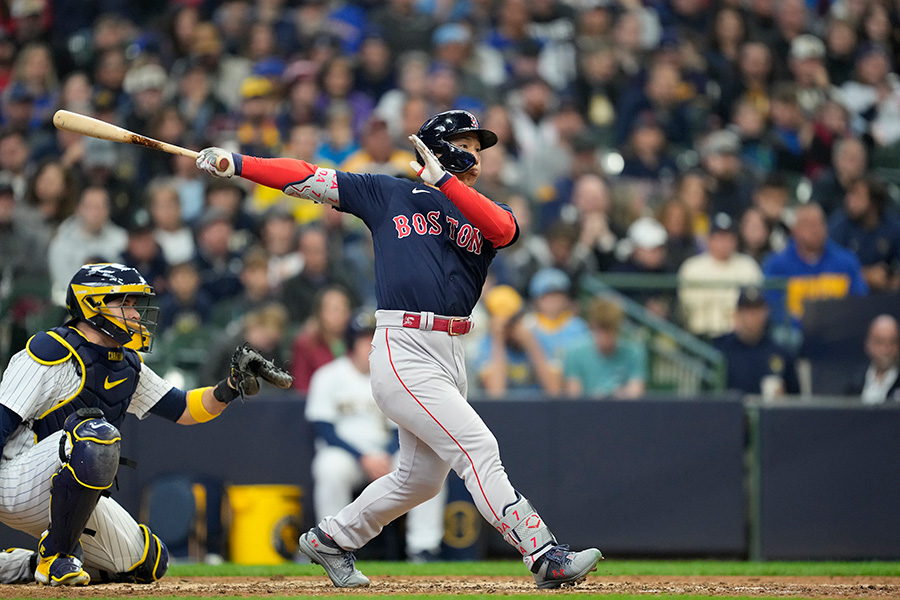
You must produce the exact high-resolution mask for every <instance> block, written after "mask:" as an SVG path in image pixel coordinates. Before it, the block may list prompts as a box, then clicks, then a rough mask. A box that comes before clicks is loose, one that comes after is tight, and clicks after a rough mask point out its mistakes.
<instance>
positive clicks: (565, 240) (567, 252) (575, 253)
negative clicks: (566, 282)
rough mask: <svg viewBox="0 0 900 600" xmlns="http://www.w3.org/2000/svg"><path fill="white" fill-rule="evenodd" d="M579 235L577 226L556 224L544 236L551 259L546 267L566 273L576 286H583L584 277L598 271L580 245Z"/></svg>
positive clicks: (588, 254)
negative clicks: (582, 279)
mask: <svg viewBox="0 0 900 600" xmlns="http://www.w3.org/2000/svg"><path fill="white" fill-rule="evenodd" d="M579 235H580V233H579V230H578V226H577V225H570V224H568V223H563V222H557V223H555V224H554V225H552V226H551V227H550V228H549V229H548V230H547V232H546V233H545V234H544V239H545V240H546V241H547V251H548V252H549V257H550V261H549V264H547V265H545V266H548V267H556V268H557V269H559V270H560V271H564V272H565V273H566V275H568V276H569V279H571V280H572V281H573V282H574V285H575V286H579V285H581V278H582V276H584V275H585V274H587V273H591V272H593V271H595V270H596V268H595V267H594V261H593V257H592V256H591V255H590V253H588V252H587V251H586V250H587V249H586V248H584V247H583V246H580V245H579V243H578V240H579Z"/></svg>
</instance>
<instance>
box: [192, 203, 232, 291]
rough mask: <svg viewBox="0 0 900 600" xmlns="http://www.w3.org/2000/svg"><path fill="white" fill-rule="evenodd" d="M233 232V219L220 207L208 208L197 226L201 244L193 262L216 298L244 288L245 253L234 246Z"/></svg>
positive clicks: (196, 237) (208, 289)
mask: <svg viewBox="0 0 900 600" xmlns="http://www.w3.org/2000/svg"><path fill="white" fill-rule="evenodd" d="M233 234H234V226H233V225H232V223H231V219H230V218H229V216H228V215H227V214H226V213H225V212H223V211H222V210H221V209H218V208H209V209H207V210H206V211H205V212H204V213H203V215H202V216H201V217H200V218H199V219H198V220H197V223H196V225H195V227H194V235H195V239H196V244H197V246H196V253H195V254H194V258H193V259H192V262H193V263H194V265H195V266H196V268H197V272H198V273H199V274H200V281H201V286H202V288H203V291H204V292H206V293H207V294H209V297H210V298H215V300H216V301H221V300H224V299H226V298H231V297H232V296H234V295H236V294H237V293H238V292H239V291H240V290H241V281H240V278H239V276H238V274H239V273H240V270H241V255H240V254H238V253H237V252H235V251H234V250H232V249H231V246H230V242H231V237H232V235H233Z"/></svg>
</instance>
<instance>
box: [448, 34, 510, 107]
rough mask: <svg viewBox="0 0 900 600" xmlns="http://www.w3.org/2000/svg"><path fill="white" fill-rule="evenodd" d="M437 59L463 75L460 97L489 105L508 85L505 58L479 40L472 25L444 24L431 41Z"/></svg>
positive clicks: (460, 81)
mask: <svg viewBox="0 0 900 600" xmlns="http://www.w3.org/2000/svg"><path fill="white" fill-rule="evenodd" d="M431 41H432V45H433V46H434V58H435V60H436V61H437V62H439V63H441V64H444V65H447V66H449V67H452V68H453V69H455V70H456V71H457V72H458V73H459V88H460V93H461V94H463V95H464V96H471V97H473V98H479V99H480V100H481V101H482V102H484V103H486V104H490V103H493V102H495V101H497V100H498V99H499V91H500V89H501V87H502V86H503V84H504V83H506V72H505V70H504V66H503V56H502V55H501V54H500V53H499V52H498V51H497V50H496V49H494V48H491V47H490V46H488V45H486V44H482V43H479V42H478V41H477V40H475V37H474V34H473V33H472V30H471V28H470V26H469V25H468V24H465V23H444V24H443V25H441V26H440V27H438V28H437V29H435V30H434V35H433V36H432V37H431Z"/></svg>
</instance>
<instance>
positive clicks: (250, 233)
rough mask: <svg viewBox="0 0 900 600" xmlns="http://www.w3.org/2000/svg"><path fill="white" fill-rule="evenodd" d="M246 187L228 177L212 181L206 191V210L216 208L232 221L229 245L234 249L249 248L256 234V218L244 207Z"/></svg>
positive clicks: (204, 203) (204, 201)
mask: <svg viewBox="0 0 900 600" xmlns="http://www.w3.org/2000/svg"><path fill="white" fill-rule="evenodd" d="M245 196H246V192H245V191H244V188H243V187H241V186H240V185H238V184H237V183H235V182H234V181H229V180H228V179H214V180H212V181H210V182H209V183H208V184H207V186H206V190H205V193H204V199H203V205H204V210H205V211H210V210H216V211H219V212H220V213H222V214H223V215H225V217H226V218H227V219H228V220H229V221H230V222H231V226H232V229H233V231H232V234H231V237H230V238H229V240H228V245H229V247H230V248H231V249H233V250H239V251H240V250H243V249H245V248H247V247H248V246H249V245H250V244H251V243H252V242H253V241H254V238H255V235H256V219H254V218H253V216H251V215H250V214H249V213H248V212H247V210H246V209H245V208H244V206H245V203H244V198H245Z"/></svg>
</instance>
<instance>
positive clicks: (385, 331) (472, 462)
mask: <svg viewBox="0 0 900 600" xmlns="http://www.w3.org/2000/svg"><path fill="white" fill-rule="evenodd" d="M384 343H385V345H386V346H387V352H388V362H390V363H391V368H392V369H393V370H394V375H396V376H397V381H399V382H400V385H402V386H403V389H404V390H406V393H407V394H409V395H410V396H412V399H413V400H415V401H416V404H418V405H419V406H421V407H422V410H424V411H425V412H426V413H428V416H429V417H431V418H432V419H433V420H434V422H435V423H437V424H438V427H440V428H441V429H443V430H444V433H446V434H447V436H448V437H449V438H450V439H451V440H453V443H454V444H456V445H457V447H459V449H460V450H461V451H462V453H463V454H465V455H466V458H467V459H469V464H470V465H472V473H474V474H475V481H477V482H478V489H479V490H480V491H481V495H482V496H483V497H484V501H485V502H486V503H487V505H488V508H489V509H491V513H492V514H493V515H494V518H495V519H497V520H498V521H499V520H500V517H498V516H497V512H496V511H495V510H494V507H493V506H491V502H490V500H488V498H487V494H485V493H484V488H483V487H481V478H480V477H478V471H476V470H475V462H474V461H473V460H472V457H471V456H469V453H468V452H466V449H465V448H463V447H462V445H461V444H460V443H459V442H458V441H457V440H456V438H455V437H453V435H452V434H451V433H450V432H449V431H447V428H446V427H444V426H443V425H441V422H440V421H438V420H437V418H436V417H435V416H434V415H433V414H431V412H430V411H429V410H428V409H427V408H425V405H424V404H422V403H421V402H420V401H419V399H418V398H416V395H415V394H413V393H412V392H411V391H410V389H409V388H408V387H406V384H405V383H403V379H401V378H400V373H398V372H397V367H395V366H394V359H393V358H391V344H390V342H389V341H388V329H387V328H385V330H384Z"/></svg>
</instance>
